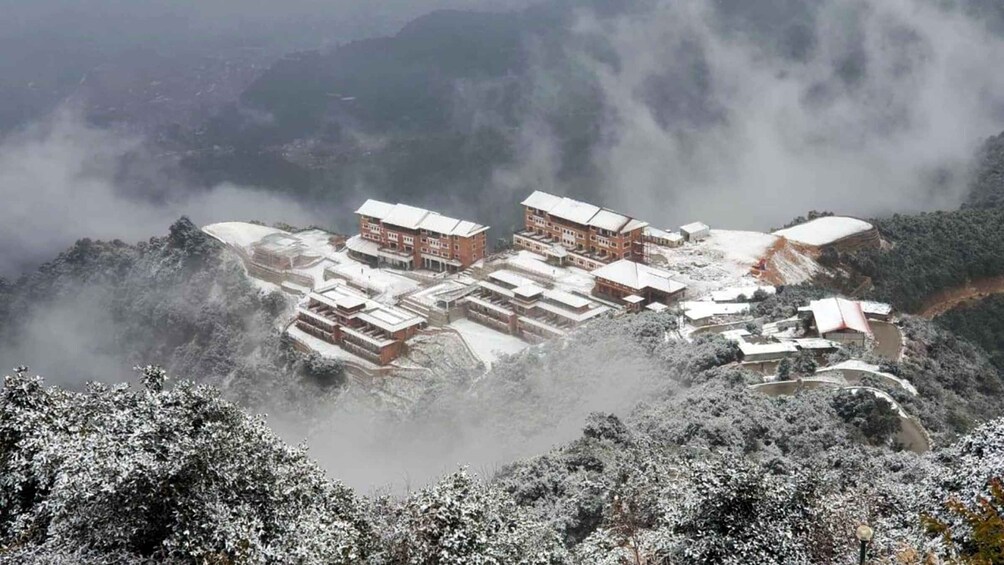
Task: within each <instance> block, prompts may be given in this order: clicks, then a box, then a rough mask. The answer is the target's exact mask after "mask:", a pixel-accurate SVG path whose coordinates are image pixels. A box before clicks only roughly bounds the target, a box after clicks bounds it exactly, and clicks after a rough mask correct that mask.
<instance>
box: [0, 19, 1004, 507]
mask: <svg viewBox="0 0 1004 565" xmlns="http://www.w3.org/2000/svg"><path fill="white" fill-rule="evenodd" d="M526 3H527V2H519V1H516V0H513V1H511V2H501V3H500V2H497V1H493V2H487V0H427V1H424V2H411V1H407V0H395V1H388V2H358V1H349V0H345V1H342V2H322V1H321V0H291V1H290V2H283V3H267V2H237V1H236V0H231V1H223V0H213V1H209V2H207V1H200V2H195V1H194V0H190V1H186V2H148V3H142V4H140V3H123V2H119V1H114V0H91V1H89V2H83V3H81V2H69V1H68V0H66V1H56V0H48V1H43V2H20V3H15V4H12V5H11V6H10V8H11V10H10V11H7V12H6V13H5V18H4V19H3V20H0V38H8V39H9V38H17V37H19V36H20V34H22V33H23V30H25V29H32V28H33V26H34V28H35V29H37V30H41V31H44V34H43V35H44V36H46V37H49V36H60V35H64V34H65V37H66V38H67V40H68V41H70V42H71V43H72V42H74V41H79V42H82V43H87V42H88V41H91V40H93V41H96V42H98V43H102V44H105V45H107V46H109V47H108V48H110V49H111V48H114V49H123V48H125V47H127V46H129V45H135V44H137V43H136V42H142V41H145V40H148V41H150V42H152V43H155V44H156V43H158V42H163V43H162V44H164V45H167V44H177V43H178V42H179V41H180V40H181V39H182V38H185V37H189V38H191V37H198V38H201V39H202V40H206V41H212V40H214V38H215V39H225V38H228V37H230V38H245V39H247V38H253V37H258V38H262V37H264V38H269V41H274V43H273V44H271V46H270V48H272V49H277V50H280V49H285V48H304V47H311V46H325V45H329V44H331V43H332V42H338V41H341V40H344V39H346V38H349V37H355V36H358V35H360V34H362V35H373V34H380V33H392V32H393V31H394V30H396V29H397V28H398V27H400V25H401V24H402V23H404V22H405V21H407V19H409V18H411V17H414V16H416V15H419V14H421V13H423V12H425V11H427V10H429V9H433V8H441V7H467V8H489V9H493V10H502V9H507V8H512V7H519V6H522V5H525V4H526ZM639 6H641V7H640V8H638V9H636V10H633V11H632V12H631V13H630V14H627V15H621V16H615V17H608V16H598V15H596V14H593V13H591V12H589V11H581V12H579V13H578V17H577V18H576V23H575V26H574V29H573V30H572V33H571V34H570V41H569V43H568V44H567V45H564V46H562V48H563V50H564V53H565V54H566V55H567V56H568V59H569V60H570V61H572V63H573V64H574V66H575V69H574V71H575V73H576V74H575V76H576V77H577V79H579V80H582V81H583V82H584V83H588V84H589V85H591V86H592V87H594V88H595V92H596V93H597V94H598V99H599V102H600V113H599V116H585V117H583V119H593V118H597V124H596V126H597V132H596V139H597V140H598V141H597V142H596V143H595V144H593V145H591V146H590V147H589V148H587V149H586V151H588V155H586V157H585V159H584V161H586V162H587V163H588V164H589V165H590V167H591V171H594V172H595V176H596V178H595V179H594V180H595V185H596V186H597V187H599V188H598V190H597V191H596V194H597V198H598V199H600V200H602V201H603V203H604V204H607V205H609V206H611V207H613V208H616V209H620V210H623V211H626V212H629V213H633V214H634V215H637V216H639V217H641V218H643V219H645V220H648V221H650V222H652V223H653V224H655V225H657V226H659V227H675V226H677V225H679V224H680V223H683V222H687V221H691V220H696V219H700V220H704V221H706V222H709V223H711V224H712V225H713V226H714V227H729V228H756V229H767V228H769V227H771V226H777V225H780V224H782V223H784V222H786V221H787V220H789V219H790V218H792V217H794V216H797V215H800V214H803V213H805V212H806V211H807V210H810V209H818V210H831V211H834V212H838V213H846V214H853V215H858V216H866V217H867V216H874V215H881V214H888V213H892V212H913V211H918V210H931V209H938V208H950V207H953V206H956V205H957V204H958V202H959V201H960V199H961V196H962V194H963V191H964V189H965V183H966V179H967V173H968V167H969V166H970V159H971V157H972V155H973V152H974V149H975V148H976V146H977V144H978V143H979V142H980V141H981V140H982V139H983V138H985V137H987V136H989V135H991V134H995V133H998V132H999V131H1001V130H1002V129H1004V73H1001V72H1000V63H999V61H1000V60H1001V58H1002V55H1004V41H1002V39H1001V38H1000V37H999V36H997V35H995V34H994V33H993V32H992V31H990V30H989V29H988V28H987V26H985V25H983V22H981V21H979V20H978V19H975V18H973V17H972V16H970V15H967V14H966V13H964V12H962V11H960V10H958V9H957V8H955V7H953V5H952V4H946V3H940V2H933V1H931V2H928V1H926V0H870V1H864V0H840V1H838V0H824V1H821V2H797V1H794V0H792V1H777V2H767V1H757V2H750V1H744V0H732V1H729V2H717V3H713V2H710V1H698V0H674V1H670V0H663V1H652V2H645V3H639ZM335 20H337V21H339V22H340V27H337V28H332V29H327V30H326V29H325V22H329V21H335ZM303 22H308V23H309V25H306V27H304V28H303V29H304V30H306V31H304V33H303V34H302V35H299V36H297V35H295V34H293V33H292V31H290V30H296V29H297V28H298V26H300V25H301V24H302V23H303ZM346 22H348V23H346ZM357 24H358V25H357ZM123 25H124V28H123V34H122V35H116V36H114V37H105V36H104V35H103V34H105V33H108V31H109V30H113V29H117V26H123ZM547 65H548V63H547V62H546V61H545V60H544V59H540V60H539V64H538V66H537V67H535V68H533V69H531V72H530V74H529V79H528V81H529V84H528V85H527V86H528V88H530V89H531V95H530V98H529V102H528V104H527V108H526V112H525V113H524V115H523V119H522V122H521V123H520V124H519V127H517V128H514V130H515V131H514V132H513V135H514V139H516V145H517V147H518V155H519V158H518V160H517V162H516V163H515V164H514V165H513V166H507V167H505V168H502V169H499V170H498V171H497V172H496V175H495V181H496V182H495V184H494V185H493V186H492V187H491V189H492V191H493V192H492V193H491V194H489V195H487V196H485V199H486V200H488V201H491V202H505V201H506V198H505V197H504V196H505V195H511V194H514V193H519V194H525V193H526V192H528V191H529V190H532V189H534V188H542V189H546V190H554V191H558V192H571V193H575V192H577V191H580V187H577V186H572V185H569V184H567V181H565V180H563V178H562V174H561V171H562V169H563V164H562V160H563V159H564V158H567V156H563V155H562V151H561V147H562V145H563V142H564V140H562V139H560V138H559V137H558V136H557V134H555V132H554V131H553V130H552V125H551V124H550V123H549V122H548V119H547V117H548V113H549V112H550V111H551V110H552V108H550V107H547V106H546V103H547V101H548V100H549V95H550V94H552V93H553V90H552V89H551V87H552V86H553V84H552V83H551V82H549V81H555V80H558V79H557V78H556V75H557V73H556V72H551V71H552V69H550V68H549V67H548V66H547ZM550 103H551V104H558V105H560V104H563V103H564V101H563V100H558V101H554V100H550ZM151 147H153V146H152V145H151V144H149V143H148V140H146V139H144V138H143V137H141V136H139V135H137V134H135V133H129V132H124V131H120V130H116V129H105V128H99V127H96V126H94V125H91V124H88V123H86V122H85V121H84V120H83V119H81V117H80V115H79V113H77V112H76V111H75V110H74V109H73V108H70V107H64V108H62V109H60V110H58V111H56V112H55V113H53V114H52V115H51V116H49V117H47V118H45V119H43V120H40V121H39V122H37V123H35V124H34V125H31V126H29V127H27V128H25V129H24V130H22V131H18V132H16V133H11V134H9V135H8V136H6V137H5V138H3V139H2V141H0V191H2V196H3V199H4V201H3V202H4V204H3V206H0V237H2V238H3V241H4V246H3V251H2V253H0V275H5V276H13V275H16V274H17V273H19V272H21V271H23V270H25V269H28V268H32V267H33V266H35V265H37V264H38V263H39V262H41V261H44V260H48V259H50V258H52V257H53V256H55V254H57V253H58V252H60V251H62V250H63V249H65V248H66V247H67V246H68V245H70V244H71V243H72V242H73V241H74V240H76V239H79V238H83V237H90V238H96V239H116V238H118V239H124V240H133V241H134V240H141V239H145V238H147V237H150V236H154V235H163V234H164V233H165V232H166V230H167V227H168V226H169V225H170V223H171V222H173V221H174V220H176V219H177V218H178V217H179V216H181V215H188V216H190V217H191V218H192V219H193V220H194V221H195V222H196V223H200V224H205V223H209V222H213V221H219V220H249V219H257V220H263V221H267V222H271V221H284V222H288V223H292V224H299V225H308V224H319V225H322V226H328V227H334V226H331V225H330V221H329V216H328V215H327V213H326V212H325V211H319V210H317V209H315V208H312V207H311V208H308V207H306V206H305V205H303V204H301V203H298V202H296V201H294V200H291V199H290V198H287V197H285V196H282V195H280V194H279V192H278V191H272V192H266V191H264V190H261V189H259V188H256V187H246V186H237V185H233V184H221V185H217V186H208V187H207V186H195V185H191V184H190V183H189V182H188V181H187V180H186V178H185V176H184V175H183V174H181V173H180V172H179V171H178V170H177V169H176V168H174V167H173V165H172V157H170V156H168V155H163V154H160V153H158V152H157V150H155V149H152V148H151ZM367 189H368V187H365V186H363V187H359V191H358V193H359V194H358V196H359V197H360V198H361V197H362V196H363V195H365V193H366V191H367ZM500 194H502V195H503V197H500ZM357 201H358V200H356V199H354V200H353V202H352V204H353V205H354V204H355V203H356V202H357ZM333 205H338V203H333ZM343 212H344V210H343ZM94 304H96V301H90V300H89V296H88V295H87V294H86V293H84V294H81V295H79V296H77V297H74V299H73V300H69V301H67V302H66V303H62V302H60V303H57V304H53V305H51V307H49V308H46V309H42V310H40V311H39V313H38V314H37V316H36V317H34V318H32V319H31V320H30V323H29V324H28V330H27V332H28V335H29V336H31V338H32V339H31V340H32V341H33V342H34V343H36V344H38V345H37V349H33V350H31V354H32V356H34V355H35V354H36V353H37V354H38V355H44V354H45V352H46V346H45V344H46V343H59V344H60V347H61V349H62V352H61V353H60V355H58V356H53V359H54V362H53V363H51V364H50V366H49V368H51V369H52V370H53V371H56V372H63V371H65V372H67V373H70V372H74V373H81V374H88V375H93V374H119V372H120V371H121V370H122V368H123V365H124V364H123V362H122V361H121V360H120V359H119V358H118V355H117V348H118V347H119V346H120V345H121V344H114V343H107V342H105V341H104V339H103V336H102V335H100V332H94V331H89V330H93V329H94V328H99V327H100V324H101V323H104V322H103V320H105V319H106V317H105V316H106V313H102V312H97V311H94V308H93V305H94ZM95 320H97V321H98V322H95ZM108 323H111V322H108ZM81 336H84V337H81ZM592 338H593V341H587V342H585V343H584V344H583V345H580V346H578V347H574V348H572V349H570V350H569V351H566V352H562V351H561V350H560V348H556V350H555V351H554V352H553V355H554V359H553V360H552V361H550V362H547V363H538V364H533V363H528V364H512V365H510V364H506V363H502V364H501V365H500V366H499V367H497V368H496V369H495V370H494V371H493V372H492V373H489V374H488V376H486V377H483V378H482V380H481V381H480V383H479V384H478V385H476V386H474V387H473V388H472V389H469V388H468V386H467V384H466V383H464V382H459V383H452V384H451V383H449V382H447V383H445V384H442V385H441V386H442V388H440V389H436V388H435V387H432V388H431V389H430V390H429V391H428V393H427V396H425V397H423V398H422V399H420V400H419V402H418V403H417V404H416V405H415V406H401V405H395V404H394V403H393V402H389V401H385V402H386V403H381V402H379V401H375V400H374V399H373V398H372V397H371V395H369V394H368V392H367V391H364V390H360V389H354V390H353V391H352V392H351V393H347V396H346V397H345V398H343V399H340V401H339V402H338V403H336V404H334V405H332V406H331V407H330V414H328V415H326V416H325V417H324V418H323V419H322V420H321V421H320V422H317V423H315V424H313V425H311V426H305V425H304V424H303V422H302V420H301V418H300V416H302V415H301V414H297V413H295V411H283V410H279V411H278V412H274V413H272V414H271V416H270V420H269V421H270V423H271V424H272V425H274V426H275V427H276V428H277V429H278V430H280V431H281V432H282V433H283V435H284V436H285V437H286V438H287V439H290V440H292V441H298V440H300V439H303V438H308V439H309V441H310V444H311V446H312V449H313V451H312V455H313V457H315V458H316V459H318V460H319V461H321V462H322V463H323V464H324V465H325V467H326V468H327V469H328V470H329V471H330V473H331V474H332V476H334V477H337V478H342V479H344V480H346V481H347V482H349V483H350V484H352V485H354V486H358V487H360V488H367V489H369V488H378V487H380V486H382V485H388V484H391V485H394V486H397V487H400V486H402V485H405V486H407V485H418V484H423V483H424V482H425V481H427V480H428V479H430V478H432V477H434V476H436V475H438V474H440V473H442V472H444V471H447V470H450V469H452V468H454V467H455V466H456V465H458V464H471V465H473V466H474V467H475V468H479V469H488V470H490V469H491V468H493V467H494V466H496V465H498V464H501V463H503V462H506V461H509V460H511V459H512V458H514V457H520V456H527V455H531V454H534V453H540V452H542V451H545V450H546V449H547V448H548V446H550V445H553V444H554V443H555V442H559V441H565V440H568V439H571V438H573V437H575V436H576V435H577V434H578V431H579V429H581V426H582V423H583V420H584V418H585V417H586V415H587V414H588V413H589V412H590V411H593V410H602V411H614V412H624V411H627V410H629V409H630V407H631V406H633V405H634V404H635V403H636V402H638V401H639V400H642V399H645V398H648V397H650V396H651V395H652V394H653V393H654V392H655V391H660V390H662V389H664V388H665V387H666V386H667V382H666V378H665V374H664V371H663V369H662V367H661V366H660V365H659V364H658V363H656V362H654V361H652V360H651V359H646V358H644V357H643V356H640V355H637V354H636V353H637V351H636V350H635V349H633V348H634V347H635V346H634V343H633V342H632V341H631V340H630V339H629V338H628V337H626V336H624V335H621V334H617V333H612V334H610V335H608V336H605V337H603V338H602V339H599V338H597V337H596V336H592ZM25 361H26V362H30V361H31V360H30V359H28V360H25ZM144 361H145V362H150V363H156V362H157V360H156V359H151V360H144ZM83 364H86V365H88V366H86V367H81V366H80V365H83ZM42 365H43V366H44V363H43V364H42ZM507 371H508V372H507ZM181 376H185V375H181ZM72 378H73V377H72V376H70V377H63V378H60V377H59V376H56V375H53V376H52V377H51V379H52V380H53V381H54V382H65V381H66V380H69V379H72Z"/></svg>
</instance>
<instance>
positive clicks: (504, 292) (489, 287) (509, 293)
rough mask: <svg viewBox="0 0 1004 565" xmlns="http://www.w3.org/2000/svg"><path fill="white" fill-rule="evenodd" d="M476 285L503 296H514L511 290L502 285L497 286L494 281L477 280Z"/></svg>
mask: <svg viewBox="0 0 1004 565" xmlns="http://www.w3.org/2000/svg"><path fill="white" fill-rule="evenodd" d="M478 286H480V287H481V288H483V289H485V290H488V291H491V292H494V293H495V294H501V295H502V296H505V297H506V298H512V297H513V296H516V295H515V294H514V293H513V291H511V290H509V289H508V288H506V287H504V286H499V285H497V284H495V283H491V282H488V281H478Z"/></svg>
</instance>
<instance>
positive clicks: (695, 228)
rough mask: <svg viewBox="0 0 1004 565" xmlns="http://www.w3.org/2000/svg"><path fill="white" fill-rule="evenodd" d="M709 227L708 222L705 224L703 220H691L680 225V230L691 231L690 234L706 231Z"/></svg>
mask: <svg viewBox="0 0 1004 565" xmlns="http://www.w3.org/2000/svg"><path fill="white" fill-rule="evenodd" d="M710 229H711V228H710V227H709V226H708V224H705V223H704V222H691V223H689V224H687V225H685V226H680V231H681V232H683V233H691V234H693V233H698V232H701V231H707V230H710Z"/></svg>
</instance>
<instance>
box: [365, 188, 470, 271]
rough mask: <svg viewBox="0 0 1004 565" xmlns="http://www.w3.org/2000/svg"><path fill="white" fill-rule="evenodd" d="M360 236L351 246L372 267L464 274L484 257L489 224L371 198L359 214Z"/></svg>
mask: <svg viewBox="0 0 1004 565" xmlns="http://www.w3.org/2000/svg"><path fill="white" fill-rule="evenodd" d="M356 214H358V215H359V236H360V238H361V240H362V241H359V240H358V239H353V240H349V241H348V242H347V246H348V248H349V250H350V251H351V252H352V253H353V254H354V255H355V256H357V257H360V256H361V258H365V259H366V260H367V261H368V262H370V263H371V264H373V265H389V266H392V267H398V268H401V269H408V270H410V269H430V270H434V271H450V272H455V271H460V270H463V269H466V268H467V267H469V266H471V264H473V263H475V262H477V261H480V260H481V259H484V257H485V253H486V251H487V244H488V236H487V232H488V226H482V225H481V224H477V223H474V222H469V221H467V220H457V219H455V218H450V217H447V216H443V215H441V214H439V213H437V212H430V211H429V210H425V209H423V208H415V207H414V206H408V205H406V204H388V203H386V202H381V201H379V200H367V201H366V203H365V204H363V205H362V206H361V207H360V208H359V209H358V210H356Z"/></svg>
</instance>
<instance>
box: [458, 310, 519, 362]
mask: <svg viewBox="0 0 1004 565" xmlns="http://www.w3.org/2000/svg"><path fill="white" fill-rule="evenodd" d="M450 327H451V328H453V329H454V330H456V331H457V332H458V333H459V334H460V335H461V336H462V337H463V338H464V341H465V342H467V345H469V346H470V347H471V349H472V350H473V351H474V354H475V355H477V356H478V358H479V359H481V361H483V362H484V364H485V367H487V368H489V369H490V368H491V366H492V364H493V363H495V361H496V360H497V359H498V358H499V355H500V354H506V355H511V354H513V353H519V352H520V351H523V350H524V349H526V348H528V347H530V344H529V343H527V342H525V341H523V340H521V339H519V338H518V337H515V336H511V335H508V334H504V333H502V332H497V331H495V330H493V329H491V328H487V327H485V326H482V325H481V324H478V323H477V322H472V321H470V320H467V319H460V320H456V321H455V322H453V323H451V324H450Z"/></svg>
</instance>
